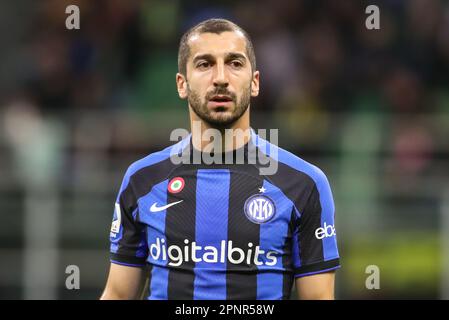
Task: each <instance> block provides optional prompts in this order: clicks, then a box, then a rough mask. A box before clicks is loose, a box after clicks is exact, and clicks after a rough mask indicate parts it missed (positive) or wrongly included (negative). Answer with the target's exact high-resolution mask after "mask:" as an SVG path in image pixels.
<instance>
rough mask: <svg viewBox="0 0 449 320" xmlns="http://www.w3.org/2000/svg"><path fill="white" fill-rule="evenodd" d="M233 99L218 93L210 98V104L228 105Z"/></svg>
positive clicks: (213, 105)
mask: <svg viewBox="0 0 449 320" xmlns="http://www.w3.org/2000/svg"><path fill="white" fill-rule="evenodd" d="M233 101H234V100H233V99H232V98H231V97H230V96H226V95H216V96H213V97H212V98H211V99H209V104H210V105H211V106H212V107H227V106H229V105H230V104H231V103H232V102H233Z"/></svg>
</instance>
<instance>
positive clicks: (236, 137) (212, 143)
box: [189, 106, 251, 152]
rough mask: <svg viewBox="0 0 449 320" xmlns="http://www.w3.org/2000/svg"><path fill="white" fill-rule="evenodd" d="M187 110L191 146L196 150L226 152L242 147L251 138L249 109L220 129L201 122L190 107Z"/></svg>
mask: <svg viewBox="0 0 449 320" xmlns="http://www.w3.org/2000/svg"><path fill="white" fill-rule="evenodd" d="M189 109H190V110H189V111H190V128H191V132H192V144H193V146H194V148H195V149H197V150H201V151H203V152H211V151H215V152H228V151H232V150H235V149H239V148H240V147H243V146H244V145H245V144H246V143H248V141H249V140H250V138H251V131H250V125H249V112H250V107H248V109H246V111H245V113H244V114H243V115H242V116H241V117H240V118H239V119H238V120H237V121H236V122H234V123H232V124H231V125H229V126H227V127H220V128H218V127H214V126H212V125H210V124H209V123H207V122H205V121H203V120H201V119H200V118H199V117H198V115H197V114H196V113H195V112H194V111H193V110H192V108H191V107H190V106H189Z"/></svg>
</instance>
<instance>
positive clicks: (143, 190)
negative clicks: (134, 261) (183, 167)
mask: <svg viewBox="0 0 449 320" xmlns="http://www.w3.org/2000/svg"><path fill="white" fill-rule="evenodd" d="M174 168H175V165H174V164H173V163H172V161H171V159H170V158H167V159H166V160H163V161H161V162H158V163H156V164H154V165H151V166H148V167H144V168H142V169H140V170H138V171H136V172H135V173H134V174H133V175H132V176H131V177H129V183H128V185H127V186H126V188H125V189H124V190H123V191H122V193H121V194H120V197H119V202H120V208H121V212H122V224H123V230H124V232H123V235H122V238H121V239H120V240H119V243H118V250H117V254H119V255H126V256H135V255H136V252H137V250H138V246H139V244H140V241H141V240H142V238H141V237H142V233H143V232H145V225H144V224H142V223H140V222H139V212H138V210H137V214H136V221H134V218H133V217H132V213H133V212H134V210H136V208H137V199H139V198H140V197H142V196H143V195H145V194H147V193H148V192H150V190H151V188H152V187H153V186H154V185H155V184H157V183H159V182H161V181H163V180H165V178H166V177H167V175H168V174H169V173H170V171H172V170H173V169H174Z"/></svg>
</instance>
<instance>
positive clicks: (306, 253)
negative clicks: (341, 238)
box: [293, 169, 340, 277]
mask: <svg viewBox="0 0 449 320" xmlns="http://www.w3.org/2000/svg"><path fill="white" fill-rule="evenodd" d="M318 170H319V169H318ZM314 181H315V183H314V185H313V189H312V191H311V193H310V196H309V197H308V200H307V203H306V205H305V207H304V208H303V212H301V213H300V217H299V219H298V220H297V222H296V224H295V228H294V233H293V237H294V239H293V245H294V246H296V247H294V248H293V253H294V254H295V256H294V257H293V263H294V275H295V277H302V276H307V275H312V274H317V273H322V272H327V271H331V270H334V269H337V268H339V267H340V256H339V253H338V247H337V232H336V228H335V206H334V200H333V197H332V192H331V188H330V185H329V182H328V180H327V178H326V176H325V175H324V173H322V172H321V171H319V175H318V177H317V178H315V180H314Z"/></svg>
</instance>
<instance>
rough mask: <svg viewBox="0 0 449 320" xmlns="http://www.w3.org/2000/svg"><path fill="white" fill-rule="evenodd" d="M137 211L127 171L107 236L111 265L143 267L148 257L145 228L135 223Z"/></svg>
mask: <svg viewBox="0 0 449 320" xmlns="http://www.w3.org/2000/svg"><path fill="white" fill-rule="evenodd" d="M138 210H139V208H138V205H137V199H136V197H135V195H134V192H133V190H132V184H131V181H130V177H129V170H128V171H127V173H126V174H125V178H124V179H123V182H122V185H121V187H120V191H119V193H118V196H117V199H116V201H115V206H114V214H113V219H112V224H111V232H110V234H109V240H110V244H111V246H110V260H111V262H112V263H116V264H121V265H126V266H135V267H142V266H144V265H145V261H146V258H147V256H148V245H147V240H146V228H145V225H144V224H142V223H141V222H139V221H136V215H137V211H138Z"/></svg>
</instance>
